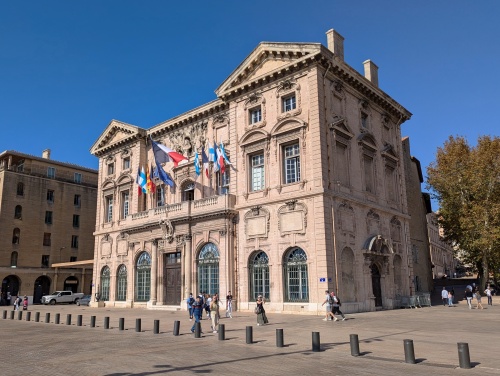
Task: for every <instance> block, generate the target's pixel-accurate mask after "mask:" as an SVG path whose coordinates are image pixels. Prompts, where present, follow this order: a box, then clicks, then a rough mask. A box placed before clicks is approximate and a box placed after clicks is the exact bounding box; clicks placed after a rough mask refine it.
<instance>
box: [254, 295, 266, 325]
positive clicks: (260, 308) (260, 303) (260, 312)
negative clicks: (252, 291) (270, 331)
mask: <svg viewBox="0 0 500 376" xmlns="http://www.w3.org/2000/svg"><path fill="white" fill-rule="evenodd" d="M265 302H266V301H265V299H264V298H263V297H262V295H259V296H258V297H257V306H256V307H255V313H256V314H257V325H258V326H262V325H265V324H267V323H269V321H268V320H267V316H266V310H265V309H264V303H265Z"/></svg>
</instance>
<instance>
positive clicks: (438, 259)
mask: <svg viewBox="0 0 500 376" xmlns="http://www.w3.org/2000/svg"><path fill="white" fill-rule="evenodd" d="M438 215H439V214H438V213H429V214H427V228H428V231H429V243H430V253H431V261H432V264H433V265H434V267H433V269H432V274H433V277H434V278H443V277H445V276H448V277H454V273H455V268H456V267H457V260H456V258H455V254H454V250H453V246H452V245H451V244H449V243H448V242H447V241H445V240H444V237H443V229H442V228H441V226H439V223H438Z"/></svg>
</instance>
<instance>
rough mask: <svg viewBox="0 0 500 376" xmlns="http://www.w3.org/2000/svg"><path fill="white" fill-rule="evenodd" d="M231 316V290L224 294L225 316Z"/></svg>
mask: <svg viewBox="0 0 500 376" xmlns="http://www.w3.org/2000/svg"><path fill="white" fill-rule="evenodd" d="M228 317H229V318H231V319H232V318H233V296H232V295H231V291H228V292H227V295H226V318H228Z"/></svg>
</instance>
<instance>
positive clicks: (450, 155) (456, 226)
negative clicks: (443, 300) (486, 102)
mask: <svg viewBox="0 0 500 376" xmlns="http://www.w3.org/2000/svg"><path fill="white" fill-rule="evenodd" d="M427 174H428V178H427V185H428V188H430V189H431V190H432V193H433V197H434V198H436V199H437V200H438V202H439V223H440V225H441V226H442V227H443V230H444V235H445V239H446V240H448V241H450V242H452V243H453V244H454V245H456V246H457V247H458V248H460V249H461V250H462V251H464V253H465V255H466V259H467V260H466V261H467V262H471V263H473V264H474V265H476V266H477V268H478V271H479V274H480V276H481V288H482V289H484V286H485V283H486V282H487V281H488V279H489V274H490V268H491V267H498V264H499V262H498V261H499V257H500V138H498V137H493V138H492V137H490V136H481V137H479V139H478V142H477V145H476V146H475V147H471V146H470V145H469V144H468V143H467V140H466V139H465V138H464V137H459V136H457V137H453V136H450V138H449V139H448V140H447V141H446V142H445V143H444V146H443V147H440V148H438V150H437V154H436V161H435V162H433V163H431V164H430V165H429V167H428V168H427Z"/></svg>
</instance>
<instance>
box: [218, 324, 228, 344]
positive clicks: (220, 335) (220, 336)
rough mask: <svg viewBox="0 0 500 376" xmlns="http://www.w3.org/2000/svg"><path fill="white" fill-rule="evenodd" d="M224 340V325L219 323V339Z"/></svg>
mask: <svg viewBox="0 0 500 376" xmlns="http://www.w3.org/2000/svg"><path fill="white" fill-rule="evenodd" d="M225 340H226V325H225V324H219V341H225Z"/></svg>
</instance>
